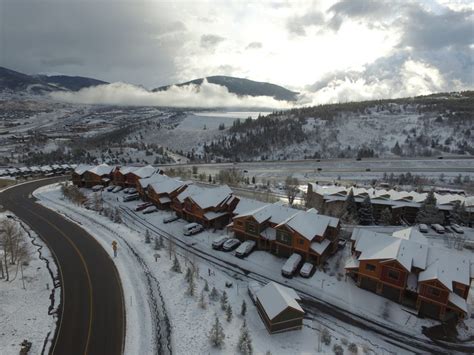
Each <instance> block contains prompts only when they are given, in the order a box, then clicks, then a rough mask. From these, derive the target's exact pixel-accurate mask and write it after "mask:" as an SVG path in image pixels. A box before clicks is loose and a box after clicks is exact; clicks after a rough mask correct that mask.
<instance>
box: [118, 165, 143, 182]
mask: <svg viewBox="0 0 474 355" xmlns="http://www.w3.org/2000/svg"><path fill="white" fill-rule="evenodd" d="M138 168H139V167H138V166H116V167H115V168H114V170H113V171H112V184H114V185H116V186H122V187H125V186H127V184H126V180H125V177H126V175H127V174H128V173H129V172H130V171H133V170H136V169H138Z"/></svg>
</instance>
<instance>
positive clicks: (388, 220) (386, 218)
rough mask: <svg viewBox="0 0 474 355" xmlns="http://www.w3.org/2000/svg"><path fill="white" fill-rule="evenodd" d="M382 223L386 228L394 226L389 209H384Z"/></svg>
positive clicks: (381, 216) (381, 214)
mask: <svg viewBox="0 0 474 355" xmlns="http://www.w3.org/2000/svg"><path fill="white" fill-rule="evenodd" d="M380 223H382V224H383V225H384V226H388V225H390V224H392V213H391V212H390V209H389V208H384V209H383V210H382V212H381V213H380Z"/></svg>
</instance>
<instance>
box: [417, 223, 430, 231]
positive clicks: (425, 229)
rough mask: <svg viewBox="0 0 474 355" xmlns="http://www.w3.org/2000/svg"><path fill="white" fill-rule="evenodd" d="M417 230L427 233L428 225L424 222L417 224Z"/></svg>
mask: <svg viewBox="0 0 474 355" xmlns="http://www.w3.org/2000/svg"><path fill="white" fill-rule="evenodd" d="M418 230H419V231H420V232H421V233H428V226H427V225H426V224H420V225H419V226H418Z"/></svg>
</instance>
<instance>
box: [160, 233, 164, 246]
mask: <svg viewBox="0 0 474 355" xmlns="http://www.w3.org/2000/svg"><path fill="white" fill-rule="evenodd" d="M164 247H165V240H164V239H163V236H162V235H160V248H164Z"/></svg>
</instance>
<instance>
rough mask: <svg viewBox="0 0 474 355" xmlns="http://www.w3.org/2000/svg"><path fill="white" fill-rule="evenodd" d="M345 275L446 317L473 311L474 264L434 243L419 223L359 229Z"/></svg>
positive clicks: (420, 310)
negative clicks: (470, 299)
mask: <svg viewBox="0 0 474 355" xmlns="http://www.w3.org/2000/svg"><path fill="white" fill-rule="evenodd" d="M351 244H352V258H351V259H349V260H348V261H347V263H346V265H345V269H346V275H349V276H350V277H352V278H353V279H354V280H355V281H356V282H357V285H358V286H359V287H361V288H364V289H367V290H370V291H372V292H375V293H377V294H379V295H382V296H384V297H386V298H389V299H391V300H393V301H395V302H398V303H401V304H405V305H408V306H412V307H414V308H416V310H417V311H418V313H419V314H423V315H426V316H428V317H431V318H435V319H441V320H446V319H449V318H450V317H453V316H457V317H461V318H463V317H465V316H466V315H467V314H468V307H467V298H468V294H469V289H470V285H471V282H472V280H474V263H473V262H472V261H471V260H470V258H468V257H466V256H463V255H462V254H460V253H453V252H450V251H449V250H447V249H445V248H439V247H434V246H430V245H429V243H428V241H427V239H426V237H425V236H424V235H422V234H421V233H420V232H419V231H418V230H417V229H416V228H414V227H411V228H406V229H402V230H399V231H396V232H393V233H392V234H386V233H377V232H374V231H371V230H367V229H362V228H354V230H353V232H352V236H351Z"/></svg>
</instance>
